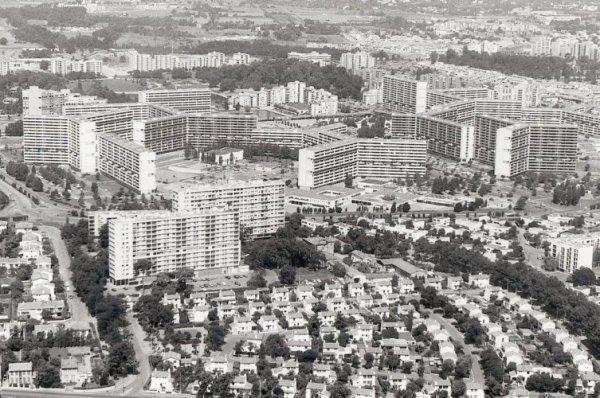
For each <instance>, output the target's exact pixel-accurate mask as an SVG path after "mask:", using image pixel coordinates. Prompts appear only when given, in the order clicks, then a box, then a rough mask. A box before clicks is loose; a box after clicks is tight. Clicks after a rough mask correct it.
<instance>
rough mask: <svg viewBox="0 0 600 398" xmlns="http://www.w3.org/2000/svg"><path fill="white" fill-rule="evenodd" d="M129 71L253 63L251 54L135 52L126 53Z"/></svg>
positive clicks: (216, 66) (217, 66)
mask: <svg viewBox="0 0 600 398" xmlns="http://www.w3.org/2000/svg"><path fill="white" fill-rule="evenodd" d="M126 56H127V59H128V61H129V69H130V70H137V71H142V72H145V71H154V70H173V69H193V68H220V67H221V66H224V65H248V64H250V62H251V61H252V58H251V57H250V55H249V54H246V53H234V54H231V55H225V54H223V53H220V52H216V51H213V52H210V53H208V54H155V55H153V54H140V53H139V52H137V51H135V50H130V51H127V52H126Z"/></svg>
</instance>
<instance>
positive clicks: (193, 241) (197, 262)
mask: <svg viewBox="0 0 600 398" xmlns="http://www.w3.org/2000/svg"><path fill="white" fill-rule="evenodd" d="M108 225H109V247H108V252H109V255H108V263H109V278H110V280H111V282H112V283H114V284H116V285H121V284H126V283H128V282H130V281H131V280H132V279H135V278H137V277H139V276H142V275H144V274H145V275H157V274H159V273H163V272H173V271H177V270H181V269H191V270H193V271H195V272H198V273H203V274H234V273H237V272H238V271H239V269H240V252H241V248H240V223H239V213H238V212H235V211H227V210H220V209H212V210H209V211H186V212H170V211H148V212H122V214H119V215H118V216H117V217H116V218H114V219H112V220H110V222H109V224H108ZM141 260H147V261H149V262H150V264H151V268H150V269H149V270H148V271H143V272H142V271H139V270H138V269H137V268H136V265H137V264H138V262H139V261H141Z"/></svg>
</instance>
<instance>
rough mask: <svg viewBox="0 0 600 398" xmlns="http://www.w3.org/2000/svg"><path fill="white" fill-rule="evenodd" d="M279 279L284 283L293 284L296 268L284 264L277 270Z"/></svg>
mask: <svg viewBox="0 0 600 398" xmlns="http://www.w3.org/2000/svg"><path fill="white" fill-rule="evenodd" d="M279 281H280V282H281V283H283V284H284V285H293V284H294V282H296V269H295V268H293V267H291V266H289V265H286V266H284V267H282V268H281V270H279Z"/></svg>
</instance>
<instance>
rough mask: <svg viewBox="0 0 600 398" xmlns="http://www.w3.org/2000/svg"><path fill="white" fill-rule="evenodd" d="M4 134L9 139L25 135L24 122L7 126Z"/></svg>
mask: <svg viewBox="0 0 600 398" xmlns="http://www.w3.org/2000/svg"><path fill="white" fill-rule="evenodd" d="M4 134H5V135H7V136H9V137H20V136H22V135H23V121H22V120H17V121H16V122H12V123H9V124H7V125H6V129H5V130H4Z"/></svg>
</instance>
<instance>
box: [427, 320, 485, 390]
mask: <svg viewBox="0 0 600 398" xmlns="http://www.w3.org/2000/svg"><path fill="white" fill-rule="evenodd" d="M430 316H431V318H433V319H435V320H436V321H438V322H439V323H440V325H442V327H443V328H444V329H445V330H447V331H448V333H450V337H452V339H453V340H454V341H458V342H459V343H460V344H462V346H463V347H464V350H465V354H467V355H470V356H471V359H472V361H471V378H470V380H472V381H474V382H476V383H480V384H485V377H484V376H483V370H482V369H481V365H480V364H479V356H477V355H475V354H473V347H472V346H471V345H469V344H466V343H465V339H464V336H463V335H462V333H461V332H459V331H458V329H456V328H455V327H454V325H453V324H451V323H450V321H449V320H448V319H446V318H444V317H443V316H441V315H440V314H435V313H431V315H430Z"/></svg>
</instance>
